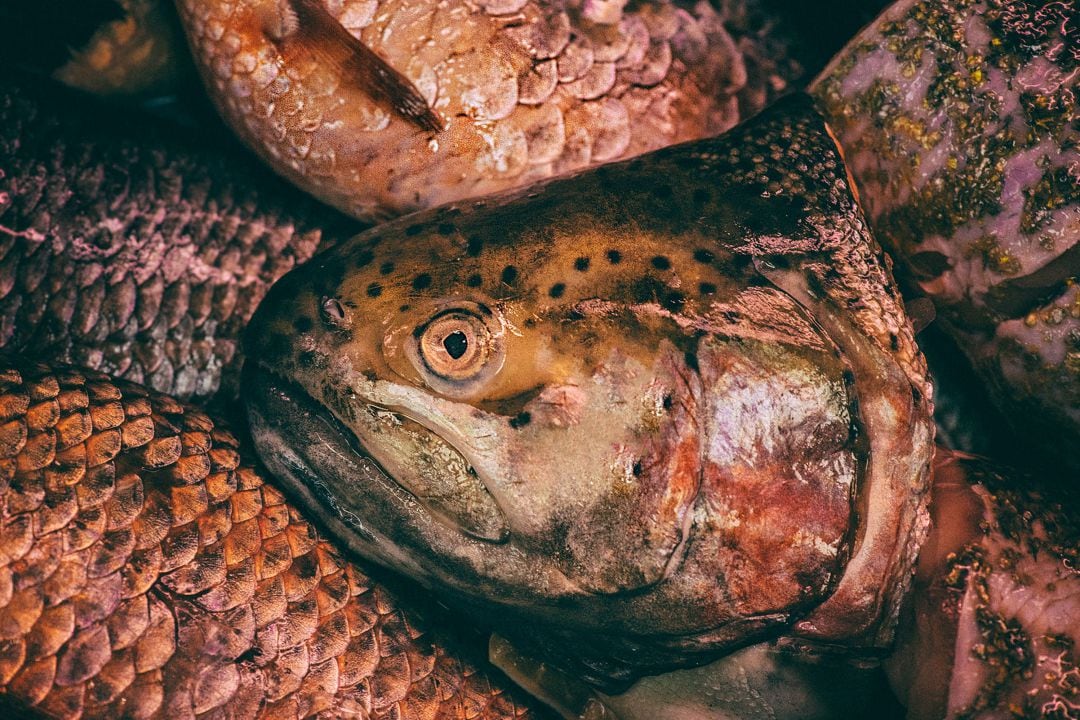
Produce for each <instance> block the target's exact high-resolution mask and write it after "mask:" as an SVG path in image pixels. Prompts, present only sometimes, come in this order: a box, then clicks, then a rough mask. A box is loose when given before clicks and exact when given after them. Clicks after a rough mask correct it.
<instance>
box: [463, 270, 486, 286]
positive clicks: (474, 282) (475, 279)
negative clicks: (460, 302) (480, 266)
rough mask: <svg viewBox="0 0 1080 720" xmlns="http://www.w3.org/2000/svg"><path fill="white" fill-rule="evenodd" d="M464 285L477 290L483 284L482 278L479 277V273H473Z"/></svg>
mask: <svg viewBox="0 0 1080 720" xmlns="http://www.w3.org/2000/svg"><path fill="white" fill-rule="evenodd" d="M465 284H466V285H468V286H469V287H471V288H478V287H480V286H481V285H483V284H484V278H482V277H480V275H479V273H473V274H472V275H470V276H469V277H468V278H467V279H466V280H465Z"/></svg>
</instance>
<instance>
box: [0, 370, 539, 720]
mask: <svg viewBox="0 0 1080 720" xmlns="http://www.w3.org/2000/svg"><path fill="white" fill-rule="evenodd" d="M241 453H242V450H241V448H240V446H239V445H238V443H237V441H236V439H235V438H234V437H233V435H232V434H231V433H229V432H228V431H227V430H225V429H224V428H222V427H220V426H216V425H215V423H214V422H213V421H212V420H211V419H209V418H208V417H207V416H206V415H205V414H203V413H202V412H200V411H198V410H196V409H193V408H191V407H188V406H185V405H182V404H180V403H178V402H177V401H175V400H173V399H172V398H170V397H168V396H165V395H159V394H156V393H153V392H150V391H147V390H146V389H144V388H142V387H139V386H137V385H133V384H131V383H126V382H123V381H115V380H113V379H111V378H109V377H108V376H105V375H102V374H100V373H95V372H91V371H79V370H75V369H71V368H57V369H51V368H47V367H45V366H40V365H34V364H27V363H16V364H14V365H12V364H5V365H4V366H3V368H2V369H0V703H7V704H8V705H9V707H8V709H9V710H10V709H11V707H10V706H11V705H13V706H14V708H15V709H16V710H18V709H19V708H22V709H24V710H25V709H29V710H30V711H31V712H33V713H35V714H40V715H41V716H44V717H52V718H117V717H132V718H194V717H200V718H225V717H236V718H256V717H259V718H301V717H311V716H316V715H318V716H320V717H363V718H421V717H422V718H446V719H447V720H465V719H466V718H470V719H471V718H478V719H483V720H512V719H515V718H527V717H534V715H533V713H532V712H531V711H530V709H529V703H528V701H527V700H525V699H523V696H522V695H521V694H520V693H519V692H517V691H505V685H504V683H505V681H501V680H498V679H495V678H493V677H491V676H490V675H488V674H486V673H485V672H483V671H480V670H478V669H477V667H476V666H474V665H472V664H470V663H469V662H468V661H467V660H463V659H462V654H461V653H462V650H461V648H460V647H456V646H454V645H449V646H448V645H447V644H446V643H445V642H444V641H443V640H441V639H439V635H438V634H437V633H436V634H432V633H431V632H430V631H429V630H428V629H426V628H425V627H424V625H423V623H422V621H421V620H420V619H419V618H418V617H416V616H415V615H414V614H413V613H412V612H411V611H409V610H407V609H406V608H405V607H404V606H403V605H400V604H399V601H398V599H397V598H396V597H395V595H394V594H393V593H391V592H389V591H388V590H387V589H386V588H385V587H383V586H381V585H380V584H378V583H377V582H375V581H374V580H372V579H371V578H370V577H369V576H368V575H367V574H366V573H365V572H364V571H363V570H361V569H360V568H358V567H357V566H356V565H354V564H352V563H350V562H348V561H347V560H345V559H343V558H342V557H341V555H339V554H338V552H337V551H336V550H335V549H334V547H333V546H332V545H331V544H329V543H328V542H327V541H326V540H325V539H323V538H322V537H321V536H320V534H319V532H318V531H316V529H315V528H314V527H313V526H312V525H311V524H309V523H308V522H307V521H305V520H304V518H303V517H302V516H301V515H300V514H299V513H298V512H297V510H296V509H295V508H293V507H292V506H291V505H290V504H289V503H288V502H287V501H286V500H285V498H284V497H283V496H282V495H281V493H280V492H278V490H276V489H275V488H274V487H273V486H272V485H270V484H267V483H265V482H264V478H263V476H262V474H261V471H260V470H259V469H257V468H256V467H254V466H252V465H250V464H248V463H246V462H245V461H243V460H242V459H241V457H242V456H241Z"/></svg>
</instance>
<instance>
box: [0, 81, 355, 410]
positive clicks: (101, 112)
mask: <svg viewBox="0 0 1080 720" xmlns="http://www.w3.org/2000/svg"><path fill="white" fill-rule="evenodd" d="M76 104H78V105H79V111H78V112H73V111H72V110H71V108H72V107H74V106H75V105H76ZM357 228H358V225H357V224H356V223H354V222H352V221H349V220H347V219H346V218H343V217H341V216H339V215H338V214H337V213H336V212H334V211H333V210H330V209H329V208H326V207H324V206H322V205H320V204H318V203H316V202H314V201H313V200H311V199H309V198H307V197H306V196H305V195H303V194H302V193H300V192H298V191H295V190H292V189H291V188H289V187H288V186H286V185H285V184H284V183H282V182H280V181H279V180H277V179H276V178H273V177H267V173H266V171H265V170H264V169H262V168H261V167H259V165H258V164H257V163H256V162H254V161H253V160H252V159H251V158H249V157H247V156H245V155H244V154H243V153H241V152H238V151H237V150H236V149H235V148H233V147H231V146H229V145H227V144H223V143H222V142H220V140H219V139H211V138H207V137H205V136H204V137H202V138H200V140H199V141H198V142H197V141H196V138H195V137H193V136H191V134H190V133H188V132H187V131H185V130H182V129H180V128H176V127H173V126H170V125H167V124H164V123H161V122H160V121H159V120H155V119H151V118H148V117H146V116H143V115H142V114H139V113H137V112H135V111H133V110H130V109H126V110H107V109H105V108H103V107H94V106H93V103H92V101H91V99H90V98H86V97H84V96H81V95H77V94H75V93H73V92H71V91H63V90H44V89H38V90H34V91H31V90H28V89H26V88H25V87H20V86H18V85H16V84H15V83H13V82H5V83H3V84H2V85H0V350H4V351H7V352H8V353H20V354H23V355H24V356H34V357H38V358H42V359H46V360H49V361H50V362H61V361H67V362H73V363H77V364H79V365H82V366H85V367H90V368H94V369H100V370H102V371H105V372H109V373H112V374H115V375H118V376H122V377H124V378H126V379H128V380H132V381H134V382H140V383H145V384H147V385H149V386H150V387H153V388H154V389H156V390H160V391H163V392H170V393H172V394H175V395H178V396H181V397H184V398H194V399H196V400H207V399H209V398H210V397H212V396H213V395H215V394H216V393H217V392H218V391H219V390H221V388H222V386H223V385H224V388H225V392H224V393H223V395H224V396H227V397H228V396H231V397H235V395H236V392H237V388H236V381H237V379H238V378H237V374H238V372H237V371H238V370H239V367H240V354H239V348H238V337H239V335H240V331H241V330H242V329H243V327H244V326H245V324H246V323H247V320H248V318H249V317H250V316H251V313H252V312H254V310H255V307H256V305H257V304H258V302H259V300H261V299H262V296H263V295H264V294H265V292H266V290H267V289H268V288H269V286H270V284H271V283H273V282H274V281H275V280H276V279H277V278H278V277H280V276H281V275H283V274H284V273H285V272H286V271H287V270H289V269H291V268H292V267H293V266H294V265H296V264H298V263H301V262H303V261H304V260H306V259H308V258H309V257H311V255H312V254H314V252H315V249H316V247H318V246H319V244H320V243H321V242H323V241H326V242H332V241H333V240H334V239H335V238H340V237H345V236H347V235H349V234H351V233H352V232H355V230H356V229H357Z"/></svg>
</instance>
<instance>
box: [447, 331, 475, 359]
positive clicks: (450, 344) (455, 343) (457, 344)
mask: <svg viewBox="0 0 1080 720" xmlns="http://www.w3.org/2000/svg"><path fill="white" fill-rule="evenodd" d="M442 344H443V347H444V348H446V353H447V354H448V355H449V356H450V357H452V358H454V359H455V360H457V359H458V358H460V357H461V356H462V355H464V354H465V351H466V350H468V349H469V339H468V338H467V337H465V333H463V332H461V331H460V330H455V331H454V332H452V333H450V334H449V335H447V336H446V337H445V338H443V341H442Z"/></svg>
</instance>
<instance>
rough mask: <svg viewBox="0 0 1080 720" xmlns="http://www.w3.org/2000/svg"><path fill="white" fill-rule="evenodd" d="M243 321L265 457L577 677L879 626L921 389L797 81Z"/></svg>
mask: <svg viewBox="0 0 1080 720" xmlns="http://www.w3.org/2000/svg"><path fill="white" fill-rule="evenodd" d="M435 268H439V270H438V271H435ZM249 331H250V335H249V336H248V339H249V345H248V346H247V347H248V352H249V355H250V356H251V357H253V358H257V360H256V361H255V362H252V363H249V364H248V368H249V370H250V375H249V376H248V377H249V382H248V384H247V386H246V387H247V388H248V392H247V397H248V401H249V402H248V407H249V417H250V418H251V422H252V433H253V437H254V439H255V442H256V445H257V447H258V449H259V451H260V454H261V456H262V457H263V459H264V461H265V462H266V463H267V464H268V466H269V467H270V468H271V470H272V471H273V472H274V473H275V474H276V475H278V476H279V477H280V478H281V479H282V481H283V482H285V483H287V484H288V485H289V487H290V488H291V489H292V490H294V491H295V492H297V493H298V494H299V496H300V497H303V498H305V502H306V503H308V504H309V507H310V508H312V510H313V512H316V513H318V514H319V515H320V517H321V518H322V519H323V520H324V521H325V522H327V524H328V526H329V527H330V528H332V531H333V532H335V533H336V534H337V535H338V536H339V538H340V539H341V540H342V541H343V542H345V543H347V544H348V545H349V546H350V547H352V548H353V549H355V550H357V551H359V552H360V553H362V554H365V555H367V556H369V557H372V558H374V559H376V560H378V561H380V562H382V563H386V564H388V565H390V566H392V567H394V568H395V569H397V570H398V571H401V572H404V573H406V574H408V575H410V576H412V577H414V578H417V579H419V580H421V581H422V582H425V583H427V584H430V585H432V586H434V587H437V588H438V589H439V591H440V592H442V593H445V594H446V595H447V597H449V598H452V599H454V600H455V601H456V602H458V603H459V604H461V605H463V606H465V607H466V608H468V609H470V610H472V611H475V612H477V613H478V614H481V615H482V616H483V618H484V619H485V620H487V621H494V622H496V623H497V624H498V627H499V629H500V632H504V633H509V634H510V637H511V639H512V640H513V641H514V642H515V643H518V642H521V643H524V644H525V645H527V646H529V647H531V648H533V649H534V650H537V651H538V652H541V653H542V654H544V655H546V656H554V657H557V658H558V661H559V662H561V663H562V664H563V666H564V667H572V668H573V672H574V673H575V674H577V675H579V676H582V677H586V678H589V679H591V680H594V681H596V682H599V683H602V684H604V683H607V685H608V686H611V685H612V684H615V685H618V684H620V683H625V682H627V681H628V680H629V679H631V678H633V677H636V676H638V675H640V674H642V673H648V672H655V671H657V670H658V669H662V668H667V667H671V666H673V665H680V664H687V663H700V662H702V660H703V658H710V657H715V656H716V655H717V654H718V653H719V652H722V651H725V650H730V649H732V648H735V647H738V646H741V645H744V644H746V643H747V642H748V641H751V640H753V639H755V638H761V637H764V636H768V635H775V634H777V633H779V632H782V631H788V632H792V633H795V634H797V635H799V636H801V637H804V638H806V639H812V640H813V641H815V642H817V641H820V642H837V643H844V644H848V645H851V646H859V647H863V648H868V647H869V648H884V647H887V646H888V644H889V642H890V641H891V638H892V629H893V627H894V625H895V619H896V615H897V613H898V610H899V602H900V599H901V597H902V596H903V592H904V588H905V586H906V581H907V578H908V575H909V573H908V571H909V570H910V568H911V567H912V563H913V562H914V559H915V553H916V552H917V548H918V545H919V542H920V540H921V538H922V535H923V533H924V532H925V530H926V518H927V516H926V512H925V500H926V497H925V489H926V482H927V475H926V473H927V465H928V462H929V458H930V453H931V436H932V430H931V422H930V411H931V404H930V396H929V391H930V388H929V385H928V382H927V378H926V375H925V367H924V365H923V361H922V357H921V355H920V354H919V353H918V350H917V348H916V346H915V344H914V340H913V337H912V331H911V327H910V325H909V324H908V322H907V319H906V318H905V316H904V315H903V310H902V306H901V304H900V302H899V298H898V296H897V293H896V289H895V287H894V286H893V285H892V281H891V278H890V275H889V273H888V270H887V268H886V265H885V263H884V260H883V258H882V256H881V255H880V253H879V251H878V250H877V248H876V246H875V245H874V244H873V241H872V240H871V238H870V237H869V235H868V233H867V231H866V228H865V225H864V223H863V220H862V216H861V214H860V213H859V210H858V207H857V205H856V203H855V200H854V198H853V196H852V195H851V193H850V190H849V188H848V186H847V184H846V178H845V175H844V173H843V166H842V162H841V158H840V156H839V154H838V152H837V149H836V147H835V145H834V144H833V142H832V140H831V139H830V138H829V136H828V134H827V132H826V129H825V127H824V124H823V123H822V121H821V119H820V117H819V116H817V115H816V113H815V112H814V111H813V110H812V109H811V108H810V106H809V101H808V100H807V99H806V98H801V97H797V98H792V99H790V100H787V101H784V102H783V103H782V104H781V105H779V106H777V107H776V108H774V109H773V110H771V111H767V112H766V113H764V114H762V115H759V116H758V117H757V118H756V119H755V120H753V121H751V122H750V123H749V124H747V125H745V126H744V127H742V128H741V129H738V130H735V131H733V132H732V133H730V134H728V135H726V136H723V137H721V138H718V139H714V140H708V141H701V142H698V143H690V144H685V145H682V146H679V147H676V148H672V149H669V150H664V151H660V152H657V153H653V154H650V155H647V156H643V157H641V158H639V159H636V160H632V161H627V162H623V163H619V164H615V165H612V166H608V167H604V168H599V169H596V170H593V171H589V172H586V173H583V174H580V175H577V176H575V177H572V178H568V179H564V180H559V181H553V182H551V183H549V184H545V185H543V186H541V187H539V188H535V189H532V190H528V191H518V192H516V193H514V194H511V195H507V196H502V197H496V198H488V199H485V200H480V201H477V202H475V203H469V204H460V205H452V206H448V207H444V208H441V209H438V210H435V211H431V212H428V213H424V214H419V215H413V216H410V217H408V218H403V219H402V220H400V221H397V222H394V223H391V224H387V225H384V226H381V227H380V228H377V229H374V230H372V231H371V232H369V233H367V234H364V235H361V236H359V237H357V238H355V239H354V240H352V241H350V242H348V243H343V244H340V245H338V246H336V247H335V248H334V249H333V250H332V251H330V252H328V253H326V254H322V255H320V256H318V257H317V258H315V259H313V261H312V262H311V263H309V264H308V265H306V266H305V267H303V268H300V269H298V270H297V271H295V272H293V273H291V274H290V275H288V276H286V277H285V278H283V279H282V280H281V281H280V282H279V283H278V284H277V285H276V286H275V288H274V289H273V290H272V292H271V294H270V295H268V297H267V299H266V300H265V301H264V303H263V305H262V306H261V308H260V311H259V312H258V313H257V314H256V317H255V318H254V319H253V321H252V325H251V327H250V330H249ZM856 518H857V519H856ZM856 527H858V529H856ZM793 625H794V627H792V626H793ZM523 628H527V630H526V629H523ZM539 628H542V632H541V631H540V630H539Z"/></svg>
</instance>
